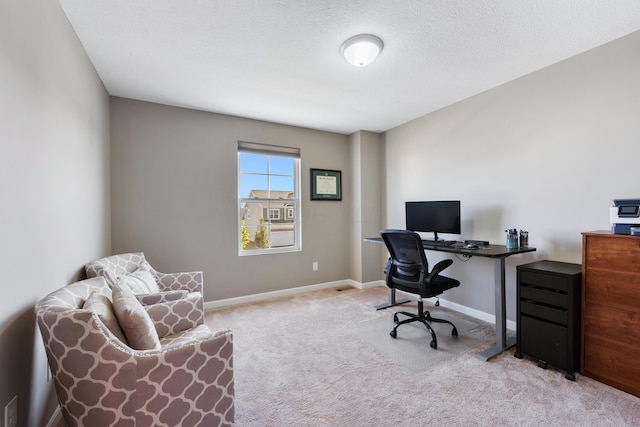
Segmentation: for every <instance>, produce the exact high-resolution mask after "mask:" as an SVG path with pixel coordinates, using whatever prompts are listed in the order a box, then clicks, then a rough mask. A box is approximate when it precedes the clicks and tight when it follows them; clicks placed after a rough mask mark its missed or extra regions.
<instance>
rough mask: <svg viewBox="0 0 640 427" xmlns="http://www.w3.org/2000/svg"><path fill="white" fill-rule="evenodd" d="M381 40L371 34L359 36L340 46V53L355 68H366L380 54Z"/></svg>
mask: <svg viewBox="0 0 640 427" xmlns="http://www.w3.org/2000/svg"><path fill="white" fill-rule="evenodd" d="M383 46H384V45H383V43H382V40H380V38H379V37H376V36H373V35H371V34H359V35H357V36H353V37H351V38H350V39H348V40H347V41H346V42H344V43H343V44H342V48H341V49H340V52H341V53H342V56H344V57H345V59H346V60H347V61H349V63H350V64H351V65H353V66H356V67H366V66H367V65H369V64H371V63H372V62H373V61H375V59H376V58H377V57H378V55H379V54H380V52H382V47H383Z"/></svg>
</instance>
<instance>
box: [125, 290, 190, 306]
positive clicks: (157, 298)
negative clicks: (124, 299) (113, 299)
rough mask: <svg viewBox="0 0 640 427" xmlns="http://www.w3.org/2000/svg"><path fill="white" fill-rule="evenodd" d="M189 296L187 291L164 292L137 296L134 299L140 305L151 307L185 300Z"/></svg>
mask: <svg viewBox="0 0 640 427" xmlns="http://www.w3.org/2000/svg"><path fill="white" fill-rule="evenodd" d="M188 294H189V292H188V291H186V290H182V291H164V292H158V293H155V294H139V295H136V298H137V299H138V301H140V303H141V304H142V305H153V304H158V303H161V302H170V301H177V300H179V299H183V298H186V297H187V295H188Z"/></svg>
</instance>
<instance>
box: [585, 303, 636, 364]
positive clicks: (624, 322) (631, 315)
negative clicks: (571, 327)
mask: <svg viewBox="0 0 640 427" xmlns="http://www.w3.org/2000/svg"><path fill="white" fill-rule="evenodd" d="M582 315H583V317H582V326H583V328H584V335H585V340H586V341H588V340H590V339H591V337H605V338H606V339H607V340H608V341H612V342H615V343H624V344H625V345H626V346H628V347H634V348H636V351H635V352H633V353H629V355H630V356H631V358H632V359H634V360H635V359H636V357H635V354H637V353H638V351H640V313H636V312H632V311H628V310H621V309H617V308H613V307H608V306H604V305H600V304H591V303H587V304H585V306H584V307H583V308H582ZM615 346H616V347H617V346H618V344H615ZM619 351H620V352H625V350H623V349H622V348H621V349H620V350H619ZM636 363H637V362H636Z"/></svg>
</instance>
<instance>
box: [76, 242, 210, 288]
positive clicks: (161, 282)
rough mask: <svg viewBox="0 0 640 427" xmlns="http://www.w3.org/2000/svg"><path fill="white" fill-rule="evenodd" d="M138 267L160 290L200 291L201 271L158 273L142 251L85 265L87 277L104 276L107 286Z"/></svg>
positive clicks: (201, 282)
mask: <svg viewBox="0 0 640 427" xmlns="http://www.w3.org/2000/svg"><path fill="white" fill-rule="evenodd" d="M139 268H143V269H147V270H149V271H150V272H151V274H153V276H154V277H155V279H156V282H158V287H159V288H160V291H162V292H166V291H177V290H186V291H188V292H200V293H202V284H203V278H202V272H201V271H193V272H187V273H160V272H158V271H156V270H155V269H154V268H153V267H151V265H150V264H149V262H148V261H147V260H146V259H145V257H144V253H142V252H133V253H127V254H120V255H113V256H110V257H106V258H101V259H98V260H95V261H92V262H90V263H89V264H87V265H86V266H85V271H86V273H87V278H89V279H90V278H93V277H100V276H102V277H104V278H105V279H106V280H107V283H108V284H109V286H113V285H114V284H115V282H116V279H117V277H119V276H122V275H127V274H131V273H133V272H134V271H136V270H137V269H139Z"/></svg>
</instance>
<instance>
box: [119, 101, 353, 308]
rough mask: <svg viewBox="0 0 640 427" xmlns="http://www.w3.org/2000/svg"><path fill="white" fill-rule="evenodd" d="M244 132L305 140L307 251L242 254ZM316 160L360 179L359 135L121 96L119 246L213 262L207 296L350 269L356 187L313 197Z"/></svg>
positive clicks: (344, 274)
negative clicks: (355, 158)
mask: <svg viewBox="0 0 640 427" xmlns="http://www.w3.org/2000/svg"><path fill="white" fill-rule="evenodd" d="M238 140H243V141H251V142H260V143H266V144H275V145H285V146H292V147H300V149H301V175H302V180H301V181H302V184H301V185H302V194H303V197H302V251H301V252H294V253H283V254H270V255H251V256H243V257H240V256H238V243H237V242H238V234H237V233H238V231H237V223H238V219H237V212H238V208H237V191H238V190H237V176H236V170H237V143H238ZM310 168H325V169H335V170H341V171H342V179H343V182H344V183H348V182H350V180H351V179H352V176H351V170H350V160H349V137H347V136H345V135H339V134H334V133H328V132H320V131H314V130H309V129H302V128H296V127H291V126H285V125H279V124H274V123H266V122H260V121H255V120H248V119H242V118H237V117H231V116H224V115H219V114H211V113H205V112H200V111H194V110H188V109H182V108H176V107H168V106H163V105H158V104H151V103H146V102H139V101H133V100H128V99H122V98H112V100H111V185H112V193H111V195H112V245H113V252H114V253H120V252H129V251H143V252H145V254H146V255H147V258H148V259H149V261H150V263H151V264H152V265H153V266H154V267H156V268H157V269H158V270H160V271H165V272H173V271H186V270H202V271H204V277H205V300H206V301H211V300H219V299H224V298H232V297H239V296H245V295H252V294H256V293H262V292H269V291H276V290H282V289H287V288H292V287H298V286H304V285H312V284H318V283H325V282H332V281H336V280H344V279H348V278H349V256H350V251H349V244H348V238H347V237H346V236H348V234H349V223H350V214H351V203H352V202H351V200H352V197H351V188H350V187H349V186H348V185H347V184H345V185H343V201H342V202H334V201H310V200H309V175H310V172H309V169H310ZM314 261H317V262H318V263H319V270H318V271H317V272H313V271H312V263H313V262H314Z"/></svg>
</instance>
